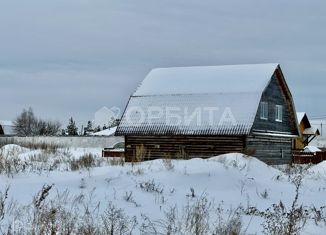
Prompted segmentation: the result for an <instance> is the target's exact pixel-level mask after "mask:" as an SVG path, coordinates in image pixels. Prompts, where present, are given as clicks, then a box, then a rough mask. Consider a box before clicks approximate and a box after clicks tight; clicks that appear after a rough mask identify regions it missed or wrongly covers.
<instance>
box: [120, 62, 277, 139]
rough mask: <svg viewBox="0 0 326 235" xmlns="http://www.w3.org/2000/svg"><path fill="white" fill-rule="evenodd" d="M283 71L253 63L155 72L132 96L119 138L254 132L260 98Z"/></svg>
mask: <svg viewBox="0 0 326 235" xmlns="http://www.w3.org/2000/svg"><path fill="white" fill-rule="evenodd" d="M278 68H280V67H279V65H278V64H252V65H226V66H204V67H181V68H162V69H154V70H152V71H151V72H150V73H149V74H148V76H147V77H146V78H145V79H144V81H143V82H142V83H141V85H140V86H139V88H138V89H137V91H136V92H135V93H134V94H133V95H132V96H131V97H130V99H129V102H128V105H127V108H126V110H125V112H124V115H123V117H122V119H121V122H120V124H119V126H118V129H117V132H116V135H169V134H170V135H171V134H175V135H246V134H249V133H250V131H251V129H252V126H253V123H254V120H255V116H256V113H257V110H258V107H259V102H260V100H261V96H262V94H263V92H264V91H265V88H266V87H267V86H268V84H269V83H270V81H271V78H272V77H273V74H274V72H275V70H276V69H278ZM205 109H206V110H205ZM192 114H193V115H192Z"/></svg>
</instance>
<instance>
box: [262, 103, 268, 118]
mask: <svg viewBox="0 0 326 235" xmlns="http://www.w3.org/2000/svg"><path fill="white" fill-rule="evenodd" d="M260 119H264V120H268V103H267V102H261V103H260Z"/></svg>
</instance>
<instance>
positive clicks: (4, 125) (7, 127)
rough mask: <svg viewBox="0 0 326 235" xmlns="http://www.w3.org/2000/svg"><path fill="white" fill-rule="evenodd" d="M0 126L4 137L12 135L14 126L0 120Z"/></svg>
mask: <svg viewBox="0 0 326 235" xmlns="http://www.w3.org/2000/svg"><path fill="white" fill-rule="evenodd" d="M0 126H1V129H2V131H3V133H4V135H13V134H14V124H13V122H12V121H7V120H0Z"/></svg>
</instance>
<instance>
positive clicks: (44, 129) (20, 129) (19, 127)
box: [14, 108, 61, 136]
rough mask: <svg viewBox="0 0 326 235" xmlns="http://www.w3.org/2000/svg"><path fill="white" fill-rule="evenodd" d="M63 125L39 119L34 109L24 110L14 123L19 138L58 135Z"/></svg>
mask: <svg viewBox="0 0 326 235" xmlns="http://www.w3.org/2000/svg"><path fill="white" fill-rule="evenodd" d="M60 128H61V124H60V123H59V122H57V121H48V120H42V119H39V118H37V117H36V116H35V115H34V112H33V109H32V108H29V109H28V110H26V109H23V111H22V113H21V114H20V115H19V116H18V117H17V118H16V119H15V121H14V131H15V133H16V134H17V135H19V136H35V135H47V136H51V135H57V134H58V133H59V132H60Z"/></svg>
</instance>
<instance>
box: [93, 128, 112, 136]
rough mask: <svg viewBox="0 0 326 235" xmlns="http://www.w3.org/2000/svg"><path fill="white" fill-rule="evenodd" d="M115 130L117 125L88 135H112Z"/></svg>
mask: <svg viewBox="0 0 326 235" xmlns="http://www.w3.org/2000/svg"><path fill="white" fill-rule="evenodd" d="M116 130H117V127H111V128H108V129H105V130H103V131H99V132H95V133H92V134H90V135H92V136H112V135H114V133H115V132H116Z"/></svg>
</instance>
